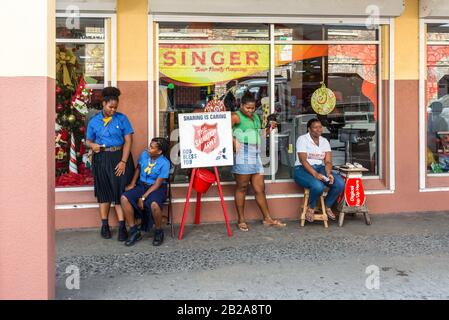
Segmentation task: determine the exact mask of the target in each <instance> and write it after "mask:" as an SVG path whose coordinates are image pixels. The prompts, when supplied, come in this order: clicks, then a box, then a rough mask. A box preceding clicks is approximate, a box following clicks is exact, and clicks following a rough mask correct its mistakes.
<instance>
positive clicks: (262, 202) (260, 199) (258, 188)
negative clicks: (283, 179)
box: [251, 173, 271, 220]
mask: <svg viewBox="0 0 449 320" xmlns="http://www.w3.org/2000/svg"><path fill="white" fill-rule="evenodd" d="M251 185H252V187H253V189H254V194H255V196H256V203H257V206H258V207H259V209H260V212H261V213H262V216H263V219H264V220H271V218H270V212H269V211H268V203H267V198H266V196H265V181H264V178H263V175H261V174H259V173H257V174H253V175H251Z"/></svg>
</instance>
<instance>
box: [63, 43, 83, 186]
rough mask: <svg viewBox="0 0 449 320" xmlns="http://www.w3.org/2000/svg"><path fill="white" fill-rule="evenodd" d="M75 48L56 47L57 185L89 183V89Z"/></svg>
mask: <svg viewBox="0 0 449 320" xmlns="http://www.w3.org/2000/svg"><path fill="white" fill-rule="evenodd" d="M76 50H77V49H76V48H74V49H70V48H67V47H66V46H65V45H59V46H58V47H57V49H56V121H55V161H56V186H69V185H70V186H76V185H86V184H87V185H91V184H92V175H91V173H90V163H89V161H88V157H87V150H86V147H85V135H86V115H87V113H88V110H89V108H90V107H91V106H90V102H91V101H90V97H91V94H92V91H91V90H89V89H87V88H86V82H85V80H84V77H83V74H82V71H81V67H80V65H79V63H78V60H77V58H76V56H75V54H74V52H73V51H76ZM72 136H73V139H72ZM71 163H72V164H71Z"/></svg>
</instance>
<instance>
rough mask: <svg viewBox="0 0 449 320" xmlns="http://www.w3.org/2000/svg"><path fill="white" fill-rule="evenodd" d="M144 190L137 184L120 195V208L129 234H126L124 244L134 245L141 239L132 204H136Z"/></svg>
mask: <svg viewBox="0 0 449 320" xmlns="http://www.w3.org/2000/svg"><path fill="white" fill-rule="evenodd" d="M144 192H145V190H144V189H143V188H140V187H139V186H137V187H135V188H133V189H131V190H129V191H126V192H125V193H123V195H122V196H121V197H120V204H121V209H122V211H123V216H124V218H125V220H126V222H127V223H128V226H129V236H128V235H127V237H126V238H127V239H125V240H126V242H125V246H127V247H130V246H132V245H134V244H135V243H136V242H137V241H139V240H141V239H142V235H141V233H140V230H139V227H138V225H137V224H136V218H135V212H134V206H135V205H136V203H137V201H138V199H139V198H140V197H141V196H142V194H143V193H144ZM125 230H126V228H125Z"/></svg>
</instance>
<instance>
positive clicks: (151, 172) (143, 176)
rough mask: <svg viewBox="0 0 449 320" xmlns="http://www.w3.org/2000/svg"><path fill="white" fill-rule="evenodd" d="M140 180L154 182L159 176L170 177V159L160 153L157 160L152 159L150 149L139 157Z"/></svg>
mask: <svg viewBox="0 0 449 320" xmlns="http://www.w3.org/2000/svg"><path fill="white" fill-rule="evenodd" d="M139 169H140V181H142V182H145V183H148V184H154V183H155V182H156V180H157V179H158V178H162V179H168V177H169V175H170V161H169V160H168V159H167V158H166V157H164V156H163V155H160V156H159V157H158V158H157V159H156V160H155V161H153V160H151V157H150V154H149V153H148V151H146V150H145V151H144V152H142V154H141V155H140V157H139Z"/></svg>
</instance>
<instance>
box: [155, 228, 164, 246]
mask: <svg viewBox="0 0 449 320" xmlns="http://www.w3.org/2000/svg"><path fill="white" fill-rule="evenodd" d="M162 242H164V230H162V229H161V230H156V232H155V233H154V239H153V246H160V245H161V244H162Z"/></svg>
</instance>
